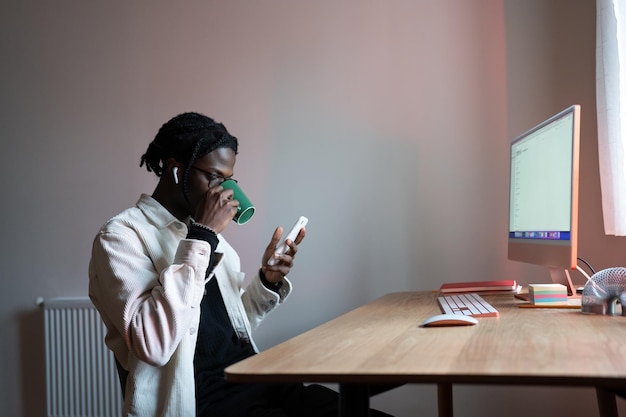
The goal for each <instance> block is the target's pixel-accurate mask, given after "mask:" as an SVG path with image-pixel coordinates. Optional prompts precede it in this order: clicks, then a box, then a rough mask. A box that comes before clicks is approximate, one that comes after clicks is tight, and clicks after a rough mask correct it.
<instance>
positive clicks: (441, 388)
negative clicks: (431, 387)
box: [437, 384, 454, 417]
mask: <svg viewBox="0 0 626 417" xmlns="http://www.w3.org/2000/svg"><path fill="white" fill-rule="evenodd" d="M437 406H438V408H439V417H453V414H454V410H453V405H452V384H437Z"/></svg>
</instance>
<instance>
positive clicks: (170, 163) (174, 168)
mask: <svg viewBox="0 0 626 417" xmlns="http://www.w3.org/2000/svg"><path fill="white" fill-rule="evenodd" d="M166 165H167V167H166V170H167V171H169V172H171V173H172V179H173V180H174V184H176V185H178V184H180V178H179V177H178V171H179V170H180V166H181V165H180V163H179V162H178V161H177V160H175V159H174V158H170V159H168V160H167V163H166Z"/></svg>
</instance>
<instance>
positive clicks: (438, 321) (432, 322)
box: [422, 314, 478, 327]
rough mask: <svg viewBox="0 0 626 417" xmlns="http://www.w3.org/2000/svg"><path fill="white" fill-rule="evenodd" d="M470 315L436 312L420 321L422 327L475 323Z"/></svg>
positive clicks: (469, 324) (476, 321)
mask: <svg viewBox="0 0 626 417" xmlns="http://www.w3.org/2000/svg"><path fill="white" fill-rule="evenodd" d="M477 323H478V320H476V319H475V318H474V317H472V316H462V315H460V314H437V315H436V316H432V317H429V318H427V319H426V320H424V321H423V322H422V327H443V326H471V325H473V324H477Z"/></svg>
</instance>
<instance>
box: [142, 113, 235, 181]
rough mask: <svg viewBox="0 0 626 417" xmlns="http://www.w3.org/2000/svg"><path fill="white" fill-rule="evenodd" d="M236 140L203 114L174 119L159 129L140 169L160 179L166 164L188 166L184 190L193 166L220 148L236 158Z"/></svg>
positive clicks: (185, 114)
mask: <svg viewBox="0 0 626 417" xmlns="http://www.w3.org/2000/svg"><path fill="white" fill-rule="evenodd" d="M237 147H238V142H237V138H236V137H234V136H232V135H231V134H230V133H228V131H227V130H226V127H224V125H223V124H221V123H218V122H216V121H215V120H213V119H211V118H210V117H207V116H205V115H203V114H200V113H193V112H191V113H182V114H179V115H178V116H175V117H173V118H172V119H170V120H169V121H168V122H167V123H165V124H164V125H163V126H161V128H160V129H159V132H158V133H157V134H156V136H155V137H154V140H153V141H152V142H151V143H150V145H149V146H148V150H146V153H144V154H143V155H142V157H141V162H140V164H139V166H140V167H142V166H144V164H145V165H146V169H147V170H148V172H154V173H155V174H156V176H157V177H161V176H162V175H163V172H164V171H165V167H166V165H165V164H166V162H167V160H168V159H169V158H174V159H176V160H177V161H178V162H180V163H181V164H184V165H185V171H184V172H183V178H182V183H183V188H186V185H187V176H188V175H189V170H190V168H191V166H192V165H193V163H194V162H195V161H196V160H197V159H198V158H202V157H203V156H205V155H206V154H208V153H211V152H213V151H214V150H216V149H218V148H230V149H232V150H233V151H234V152H235V154H237Z"/></svg>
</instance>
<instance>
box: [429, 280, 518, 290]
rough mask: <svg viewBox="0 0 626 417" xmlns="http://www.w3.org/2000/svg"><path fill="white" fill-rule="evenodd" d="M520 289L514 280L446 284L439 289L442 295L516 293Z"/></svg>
mask: <svg viewBox="0 0 626 417" xmlns="http://www.w3.org/2000/svg"><path fill="white" fill-rule="evenodd" d="M521 288H522V286H521V285H518V284H517V282H515V280H514V279H503V280H497V281H473V282H448V283H445V284H443V285H442V286H441V288H439V291H440V292H442V293H462V292H482V293H486V292H489V293H513V294H515V293H518V292H519V291H520V289H521Z"/></svg>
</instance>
